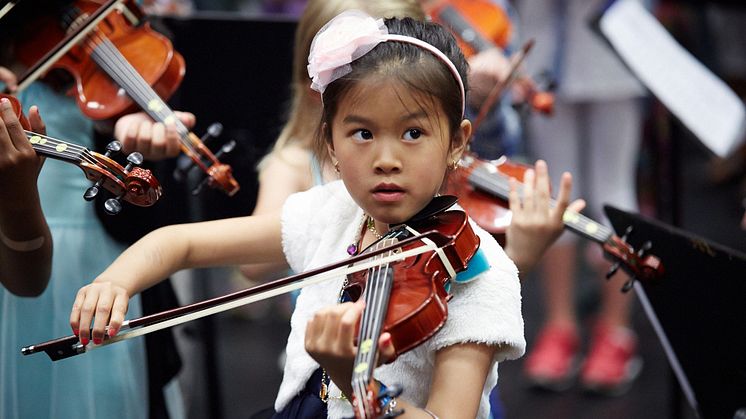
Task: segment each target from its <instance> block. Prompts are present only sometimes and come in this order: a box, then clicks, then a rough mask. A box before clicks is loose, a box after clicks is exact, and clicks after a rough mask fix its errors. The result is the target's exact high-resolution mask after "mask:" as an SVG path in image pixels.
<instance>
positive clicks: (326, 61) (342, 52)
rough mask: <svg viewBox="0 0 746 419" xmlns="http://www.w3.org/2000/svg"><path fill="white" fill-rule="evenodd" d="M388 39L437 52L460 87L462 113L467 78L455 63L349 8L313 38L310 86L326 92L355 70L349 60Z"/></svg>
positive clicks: (378, 20) (440, 53)
mask: <svg viewBox="0 0 746 419" xmlns="http://www.w3.org/2000/svg"><path fill="white" fill-rule="evenodd" d="M385 41H398V42H405V43H409V44H413V45H416V46H418V47H420V48H423V49H425V50H427V51H429V52H430V53H432V54H433V55H435V56H436V57H437V58H438V59H439V60H440V61H442V62H443V64H445V65H446V67H448V69H449V70H450V71H451V73H452V74H453V77H454V78H455V79H456V82H457V83H458V85H459V88H460V89H461V116H462V117H463V115H464V108H465V106H466V97H465V91H464V82H463V80H461V75H460V74H459V72H458V70H457V69H456V66H455V65H454V64H453V62H451V60H450V59H449V58H448V57H447V56H446V55H445V54H444V53H443V52H442V51H441V50H439V49H438V48H436V47H434V46H432V45H431V44H428V43H427V42H425V41H423V40H421V39H418V38H414V37H411V36H405V35H397V34H389V33H388V28H387V27H386V25H385V24H384V23H383V19H374V18H373V17H371V16H369V15H368V14H366V13H365V12H362V11H360V10H347V11H345V12H342V13H340V14H339V15H337V16H336V17H335V18H334V19H332V20H330V21H329V22H328V23H327V24H326V25H324V26H323V27H322V28H321V29H320V30H319V32H318V33H317V34H316V36H315V37H314V38H313V41H312V42H311V53H310V54H309V56H308V75H309V76H310V77H311V79H312V82H311V88H312V89H313V90H316V91H317V92H319V93H321V94H323V93H324V90H325V89H326V86H328V85H329V83H331V82H333V81H334V80H337V79H338V78H340V77H344V76H345V75H347V74H349V73H350V72H351V71H352V67H351V66H350V63H351V62H353V61H355V60H357V59H358V58H360V57H362V56H363V55H365V54H367V53H368V52H370V51H371V50H372V49H373V48H375V47H376V45H378V44H380V43H381V42H385Z"/></svg>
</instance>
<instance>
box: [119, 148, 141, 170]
mask: <svg viewBox="0 0 746 419" xmlns="http://www.w3.org/2000/svg"><path fill="white" fill-rule="evenodd" d="M143 160H144V159H143V157H142V154H140V153H138V152H137V151H135V152H134V153H130V154H129V155H128V156H127V166H126V167H125V168H124V173H129V171H130V170H132V167H133V166H139V165H141V164H142V162H143Z"/></svg>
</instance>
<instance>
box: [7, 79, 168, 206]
mask: <svg viewBox="0 0 746 419" xmlns="http://www.w3.org/2000/svg"><path fill="white" fill-rule="evenodd" d="M0 97H4V98H7V99H8V100H10V102H11V106H12V108H13V111H14V112H15V113H16V115H17V116H18V119H19V121H20V122H21V126H22V127H23V129H24V130H25V131H26V136H27V137H28V139H29V142H30V143H31V146H32V147H33V148H34V150H35V151H36V153H37V154H41V155H43V156H46V157H50V158H53V159H57V160H61V161H65V162H68V163H72V164H75V165H76V166H78V167H80V168H81V169H82V170H83V173H84V174H85V176H86V178H88V179H89V180H90V181H92V182H94V184H93V186H91V187H90V188H88V190H86V192H85V193H84V195H83V198H84V199H85V200H87V201H91V200H93V199H94V198H95V197H96V196H97V195H98V193H99V192H100V191H101V188H103V189H106V190H107V191H109V192H111V193H112V194H114V196H115V197H114V198H111V199H109V200H107V202H106V203H105V205H104V209H105V210H106V212H107V213H109V214H112V215H113V214H117V213H119V212H120V211H121V209H122V204H121V201H125V202H128V203H131V204H133V205H137V206H141V207H148V206H151V205H153V204H155V203H156V202H157V201H158V199H159V198H160V197H161V194H162V191H161V185H160V183H159V182H158V180H157V179H156V178H155V176H153V174H152V173H151V172H150V170H146V169H142V168H139V167H136V166H138V165H140V164H142V155H141V154H140V153H132V154H130V155H129V156H127V161H128V163H127V166H126V167H123V166H122V165H120V164H119V163H117V162H116V161H114V160H113V159H112V158H111V157H112V155H114V154H116V153H118V152H119V151H120V150H121V149H122V146H121V144H119V142H117V141H113V142H111V143H109V145H107V147H106V152H105V153H104V154H99V153H96V152H93V151H90V150H88V149H87V148H85V147H82V146H79V145H77V144H73V143H69V142H66V141H63V140H59V139H56V138H52V137H49V136H46V135H42V134H39V133H35V132H32V131H29V129H30V125H29V123H28V120H27V119H26V117H25V116H24V115H23V112H22V107H21V103H20V102H19V101H18V99H16V98H15V97H14V96H10V95H5V94H0Z"/></svg>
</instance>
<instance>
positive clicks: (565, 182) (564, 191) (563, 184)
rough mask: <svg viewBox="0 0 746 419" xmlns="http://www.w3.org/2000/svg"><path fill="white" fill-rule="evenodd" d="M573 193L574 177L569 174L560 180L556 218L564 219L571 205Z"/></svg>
mask: <svg viewBox="0 0 746 419" xmlns="http://www.w3.org/2000/svg"><path fill="white" fill-rule="evenodd" d="M571 191H572V175H571V174H570V173H568V172H565V173H563V174H562V178H560V190H559V194H557V205H556V206H555V208H554V210H555V217H560V218H561V217H562V215H563V214H564V213H565V210H566V209H567V206H568V205H569V203H570V192H571Z"/></svg>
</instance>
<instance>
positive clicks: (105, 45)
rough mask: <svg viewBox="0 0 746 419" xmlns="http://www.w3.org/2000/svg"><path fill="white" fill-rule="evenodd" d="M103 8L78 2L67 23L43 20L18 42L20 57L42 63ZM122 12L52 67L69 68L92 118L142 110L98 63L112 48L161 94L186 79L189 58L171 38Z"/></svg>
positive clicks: (78, 97)
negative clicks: (130, 18) (98, 57)
mask: <svg viewBox="0 0 746 419" xmlns="http://www.w3.org/2000/svg"><path fill="white" fill-rule="evenodd" d="M100 7H101V4H100V3H99V2H96V1H92V0H78V1H76V2H75V5H74V6H73V7H71V8H70V9H69V10H67V11H66V12H64V13H65V16H64V17H63V18H62V21H60V20H59V19H57V18H56V17H51V16H47V17H44V18H42V19H39V21H38V22H36V24H35V25H34V27H33V28H30V30H29V31H28V33H27V35H26V36H24V38H23V42H22V43H21V44H19V45H17V46H16V49H17V51H18V53H17V55H18V58H19V59H20V60H21V62H23V63H24V64H26V65H27V66H32V65H33V64H35V63H37V62H39V61H40V60H42V59H43V58H44V55H45V54H46V53H47V52H48V51H52V50H54V49H55V46H56V45H57V44H58V43H59V42H60V41H62V40H63V39H65V37H66V36H67V34H68V32H70V31H71V30H74V29H75V27H76V26H77V25H79V22H81V21H84V20H86V19H88V18H89V17H90V16H91V15H92V14H93V13H94V12H95V11H96V10H98V8H100ZM122 10H123V9H118V10H115V11H113V12H112V13H110V14H108V15H107V16H106V17H105V19H103V20H102V22H101V23H99V24H98V25H97V27H96V30H95V31H94V32H93V33H91V34H90V35H87V36H85V37H84V39H83V41H81V42H79V43H78V44H76V45H74V46H72V47H71V49H70V50H69V51H68V52H67V53H66V54H65V55H63V56H62V57H61V58H59V59H58V60H56V61H54V62H53V63H52V64H51V67H50V69H54V68H60V69H64V70H66V71H67V72H69V73H70V74H71V75H72V76H73V78H74V79H75V85H74V91H75V97H76V100H77V101H78V106H79V107H80V109H81V110H82V112H83V113H84V114H85V115H86V116H88V117H89V118H91V119H95V120H101V119H112V118H116V117H119V116H122V115H124V114H126V113H131V112H134V111H136V110H138V105H137V104H136V103H134V102H133V100H132V98H131V97H130V96H129V95H127V94H123V93H124V92H123V91H122V87H120V86H119V85H118V84H117V83H116V82H115V81H114V80H113V79H112V78H111V77H110V76H109V75H108V74H107V73H106V71H105V70H104V69H102V68H101V66H100V64H99V63H97V56H101V57H106V56H107V54H111V53H110V52H109V51H107V49H109V48H112V47H113V48H115V49H116V50H118V51H119V52H120V53H121V55H122V56H123V57H125V59H126V60H127V62H128V63H129V64H130V65H132V67H134V68H135V69H137V72H138V73H139V74H140V76H142V78H143V79H144V80H145V82H146V83H147V84H148V85H150V86H152V87H153V89H154V90H155V92H156V93H157V94H158V96H160V97H162V98H169V97H171V95H172V94H173V93H174V92H175V91H176V89H177V88H178V87H179V84H181V81H182V79H183V77H184V73H185V64H184V58H183V57H182V56H181V54H179V53H178V52H176V51H175V50H174V48H173V46H172V44H171V41H170V40H169V39H168V38H166V37H165V36H163V35H161V34H160V33H158V32H156V31H154V30H152V29H151V28H150V24H149V23H147V22H146V23H143V24H141V25H139V26H134V25H133V24H132V23H130V22H128V21H127V19H128V17H127V16H126V15H125V14H124V13H123V11H122ZM128 10H129V9H128ZM132 10H138V9H136V8H134V9H132ZM98 61H101V60H98ZM133 82H134V81H133Z"/></svg>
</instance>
